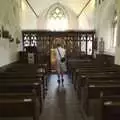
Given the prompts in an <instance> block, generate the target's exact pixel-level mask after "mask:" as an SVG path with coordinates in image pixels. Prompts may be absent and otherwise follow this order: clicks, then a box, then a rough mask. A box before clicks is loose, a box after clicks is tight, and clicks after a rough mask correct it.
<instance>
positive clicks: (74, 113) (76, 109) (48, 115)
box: [40, 75, 82, 120]
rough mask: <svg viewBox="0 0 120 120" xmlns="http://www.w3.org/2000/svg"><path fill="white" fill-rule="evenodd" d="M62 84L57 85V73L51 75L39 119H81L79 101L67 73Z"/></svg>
mask: <svg viewBox="0 0 120 120" xmlns="http://www.w3.org/2000/svg"><path fill="white" fill-rule="evenodd" d="M64 79H65V82H64V86H62V85H61V86H60V87H59V86H58V84H57V75H51V76H50V81H49V88H48V94H47V96H46V99H45V103H44V108H43V112H42V114H41V116H40V120H82V115H81V112H80V105H79V101H78V100H77V96H76V94H75V91H74V88H73V86H72V84H71V81H70V79H69V78H68V76H67V75H64Z"/></svg>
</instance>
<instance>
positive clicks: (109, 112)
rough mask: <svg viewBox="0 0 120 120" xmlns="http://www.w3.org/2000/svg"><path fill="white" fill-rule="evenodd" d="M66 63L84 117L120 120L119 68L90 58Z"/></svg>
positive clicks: (92, 119)
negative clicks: (97, 62)
mask: <svg viewBox="0 0 120 120" xmlns="http://www.w3.org/2000/svg"><path fill="white" fill-rule="evenodd" d="M68 64H69V70H70V71H71V72H72V83H73V85H74V88H75V90H76V93H77V96H78V98H79V100H80V103H81V108H82V109H83V111H84V113H85V115H86V116H87V117H86V119H88V118H89V119H91V120H120V68H119V67H118V66H116V65H108V64H106V63H105V64H103V65H102V66H101V67H100V65H99V67H98V65H97V64H96V62H95V61H94V60H90V59H88V60H78V61H74V60H71V61H69V63H68Z"/></svg>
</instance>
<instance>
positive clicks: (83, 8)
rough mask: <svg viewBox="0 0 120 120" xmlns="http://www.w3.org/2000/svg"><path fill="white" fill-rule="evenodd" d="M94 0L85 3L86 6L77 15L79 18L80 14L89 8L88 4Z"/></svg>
mask: <svg viewBox="0 0 120 120" xmlns="http://www.w3.org/2000/svg"><path fill="white" fill-rule="evenodd" d="M91 1H92V0H88V1H87V3H86V4H85V6H84V7H83V8H82V10H81V11H80V13H79V14H78V15H77V17H78V18H79V17H80V15H81V14H82V13H83V11H84V10H85V9H86V8H87V6H88V5H89V3H90V2H91Z"/></svg>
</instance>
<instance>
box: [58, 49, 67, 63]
mask: <svg viewBox="0 0 120 120" xmlns="http://www.w3.org/2000/svg"><path fill="white" fill-rule="evenodd" d="M58 50H59V52H60V54H59V52H58ZM60 55H61V56H60ZM64 56H65V49H64V48H62V47H58V48H56V59H57V60H59V61H60V59H61V57H64Z"/></svg>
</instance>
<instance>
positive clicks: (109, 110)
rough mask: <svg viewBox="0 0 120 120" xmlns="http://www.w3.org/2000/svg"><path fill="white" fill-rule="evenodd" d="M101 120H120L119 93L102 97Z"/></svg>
mask: <svg viewBox="0 0 120 120" xmlns="http://www.w3.org/2000/svg"><path fill="white" fill-rule="evenodd" d="M101 112H102V120H120V95H119V96H115V95H113V96H103V97H102V110H101Z"/></svg>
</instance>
